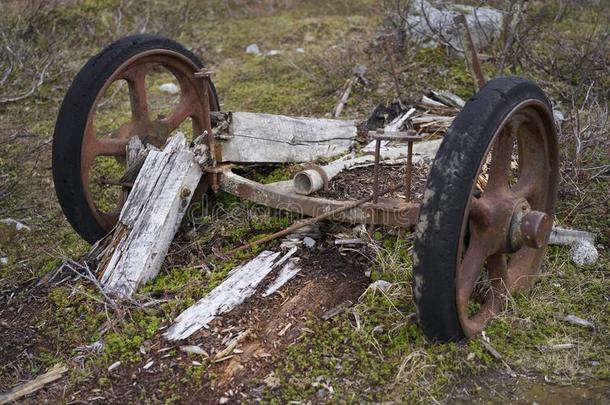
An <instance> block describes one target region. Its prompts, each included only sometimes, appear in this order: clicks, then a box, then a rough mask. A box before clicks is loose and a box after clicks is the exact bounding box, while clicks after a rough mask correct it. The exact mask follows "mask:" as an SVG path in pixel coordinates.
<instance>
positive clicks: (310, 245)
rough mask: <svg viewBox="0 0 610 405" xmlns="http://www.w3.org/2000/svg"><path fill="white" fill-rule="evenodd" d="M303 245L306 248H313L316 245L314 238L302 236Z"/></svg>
mask: <svg viewBox="0 0 610 405" xmlns="http://www.w3.org/2000/svg"><path fill="white" fill-rule="evenodd" d="M303 245H305V247H306V248H307V249H313V248H314V247H315V246H316V241H315V239H313V238H310V237H309V236H306V237H304V238H303Z"/></svg>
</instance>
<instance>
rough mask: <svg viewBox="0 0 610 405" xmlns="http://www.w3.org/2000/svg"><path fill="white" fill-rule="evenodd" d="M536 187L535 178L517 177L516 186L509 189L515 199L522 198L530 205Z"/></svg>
mask: <svg viewBox="0 0 610 405" xmlns="http://www.w3.org/2000/svg"><path fill="white" fill-rule="evenodd" d="M538 186H539V185H538V184H537V182H536V178H534V177H533V176H532V175H531V174H528V175H522V176H520V177H519V180H518V181H517V184H515V185H514V186H513V187H512V188H511V191H512V192H513V194H514V195H515V196H516V197H523V198H525V199H526V200H528V201H530V203H531V200H532V197H533V196H534V194H535V192H536V190H537V188H538Z"/></svg>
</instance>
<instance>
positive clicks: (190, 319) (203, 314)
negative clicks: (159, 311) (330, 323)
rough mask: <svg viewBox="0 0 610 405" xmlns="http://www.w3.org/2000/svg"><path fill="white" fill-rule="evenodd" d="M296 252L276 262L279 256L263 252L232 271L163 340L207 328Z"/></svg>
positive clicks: (185, 314) (177, 319)
mask: <svg viewBox="0 0 610 405" xmlns="http://www.w3.org/2000/svg"><path fill="white" fill-rule="evenodd" d="M295 251H296V249H292V250H290V251H289V252H288V253H286V254H285V255H284V256H282V257H281V258H279V257H280V253H279V252H271V251H268V250H265V251H263V252H262V253H261V254H259V255H258V256H257V257H255V258H254V259H252V260H251V261H249V262H248V263H246V264H245V265H243V266H239V267H236V268H235V269H233V270H231V272H230V273H229V276H228V278H227V279H226V280H225V281H223V282H222V284H220V285H219V286H218V287H216V288H215V289H213V290H212V291H211V292H210V293H209V294H208V295H206V296H205V297H203V298H202V299H200V300H199V301H198V302H197V303H196V304H195V305H193V306H191V307H190V308H188V309H187V310H185V311H184V312H183V313H181V314H180V315H179V316H178V318H176V321H175V323H174V324H173V325H172V326H171V327H170V328H169V329H168V330H167V332H165V334H164V336H165V337H166V338H167V339H169V340H181V339H186V338H187V337H189V336H190V335H192V334H193V333H195V332H196V331H198V330H199V329H201V328H204V327H206V326H207V325H208V324H209V323H210V322H211V321H212V320H213V319H214V318H216V316H218V315H220V314H222V313H224V312H228V311H230V310H232V309H233V308H234V307H236V306H237V305H239V304H241V303H242V302H244V301H245V300H246V298H248V297H250V296H252V294H254V292H255V291H256V287H257V286H258V284H259V283H260V282H261V281H263V279H264V278H265V277H266V276H267V274H269V273H270V272H271V270H273V269H274V268H275V267H277V266H280V265H282V264H283V263H284V262H285V261H286V260H287V259H288V258H289V257H290V256H292V255H293V254H294V253H295ZM278 258H279V259H278Z"/></svg>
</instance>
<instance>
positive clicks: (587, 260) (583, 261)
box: [570, 240, 599, 266]
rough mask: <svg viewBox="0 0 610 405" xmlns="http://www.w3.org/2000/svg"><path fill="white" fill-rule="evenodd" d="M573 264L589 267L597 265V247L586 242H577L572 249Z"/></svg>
mask: <svg viewBox="0 0 610 405" xmlns="http://www.w3.org/2000/svg"><path fill="white" fill-rule="evenodd" d="M570 257H571V259H572V262H574V264H575V265H577V266H587V265H591V264H593V263H595V262H596V261H597V258H598V257H599V254H598V253H597V249H596V248H595V246H594V245H593V244H592V243H591V242H589V241H586V240H581V241H578V242H576V243H575V244H574V245H573V246H572V249H570Z"/></svg>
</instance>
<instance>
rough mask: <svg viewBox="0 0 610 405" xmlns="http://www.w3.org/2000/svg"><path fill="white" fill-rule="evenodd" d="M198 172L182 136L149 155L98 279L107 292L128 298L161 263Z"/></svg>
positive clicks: (104, 255) (102, 259) (102, 258)
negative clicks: (161, 149)
mask: <svg viewBox="0 0 610 405" xmlns="http://www.w3.org/2000/svg"><path fill="white" fill-rule="evenodd" d="M201 175H202V171H201V168H200V167H199V165H198V164H197V163H195V161H194V155H193V153H192V152H191V151H190V150H189V149H188V147H187V143H186V139H185V137H184V135H183V134H181V133H178V134H176V136H175V137H173V138H171V139H170V140H169V141H168V143H167V145H166V147H165V148H164V149H163V151H154V150H153V151H150V152H148V156H147V157H146V160H145V161H144V164H143V165H142V169H141V170H140V172H139V174H138V177H137V178H136V181H135V183H134V186H133V188H132V190H131V193H130V194H129V197H128V198H127V201H126V202H125V205H124V206H123V209H122V211H121V215H120V217H119V222H118V224H117V226H116V227H115V229H114V230H113V233H112V238H111V239H110V238H106V240H109V239H110V242H109V244H108V245H107V246H106V247H104V250H103V252H102V254H101V260H100V261H99V265H98V275H99V278H100V281H101V284H102V286H103V287H104V289H105V290H106V291H107V292H110V293H113V294H116V295H118V296H121V297H129V296H131V295H132V294H133V293H134V292H135V291H136V290H137V289H138V287H140V286H141V285H143V284H144V283H146V281H148V280H150V279H151V278H153V277H155V276H156V275H157V273H158V272H159V270H160V269H161V265H162V264H163V261H164V260H165V255H166V254H167V250H168V249H169V245H170V243H171V241H172V240H173V238H174V235H175V234H176V231H177V230H178V226H179V225H180V222H181V221H182V217H183V216H184V213H185V212H186V209H187V207H188V205H189V202H190V200H191V197H192V195H193V191H194V190H195V188H196V187H197V185H198V184H199V180H200V178H201Z"/></svg>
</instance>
